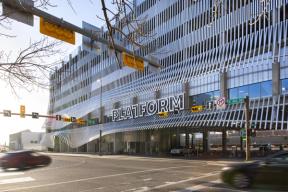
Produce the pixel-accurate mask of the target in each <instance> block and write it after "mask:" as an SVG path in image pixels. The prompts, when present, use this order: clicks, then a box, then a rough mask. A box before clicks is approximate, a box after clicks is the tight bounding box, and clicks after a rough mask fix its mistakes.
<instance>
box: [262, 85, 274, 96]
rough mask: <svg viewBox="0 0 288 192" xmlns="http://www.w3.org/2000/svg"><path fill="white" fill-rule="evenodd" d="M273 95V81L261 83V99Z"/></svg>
mask: <svg viewBox="0 0 288 192" xmlns="http://www.w3.org/2000/svg"><path fill="white" fill-rule="evenodd" d="M271 95H272V81H265V82H262V83H261V97H266V96H271Z"/></svg>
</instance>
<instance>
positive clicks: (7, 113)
mask: <svg viewBox="0 0 288 192" xmlns="http://www.w3.org/2000/svg"><path fill="white" fill-rule="evenodd" d="M3 115H4V117H11V111H10V110H3Z"/></svg>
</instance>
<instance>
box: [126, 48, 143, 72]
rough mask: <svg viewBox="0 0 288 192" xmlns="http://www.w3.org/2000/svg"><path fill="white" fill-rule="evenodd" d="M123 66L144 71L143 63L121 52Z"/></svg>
mask: <svg viewBox="0 0 288 192" xmlns="http://www.w3.org/2000/svg"><path fill="white" fill-rule="evenodd" d="M122 60H123V65H125V66H128V67H132V68H134V69H138V70H139V71H144V61H143V60H142V59H139V58H136V57H134V56H133V55H130V54H128V53H125V52H123V53H122Z"/></svg>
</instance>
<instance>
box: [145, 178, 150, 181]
mask: <svg viewBox="0 0 288 192" xmlns="http://www.w3.org/2000/svg"><path fill="white" fill-rule="evenodd" d="M151 180H152V178H147V179H143V181H151Z"/></svg>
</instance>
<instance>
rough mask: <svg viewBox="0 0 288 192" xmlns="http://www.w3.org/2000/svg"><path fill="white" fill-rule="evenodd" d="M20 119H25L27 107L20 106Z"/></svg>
mask: <svg viewBox="0 0 288 192" xmlns="http://www.w3.org/2000/svg"><path fill="white" fill-rule="evenodd" d="M20 117H22V118H24V117H25V105H20Z"/></svg>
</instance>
